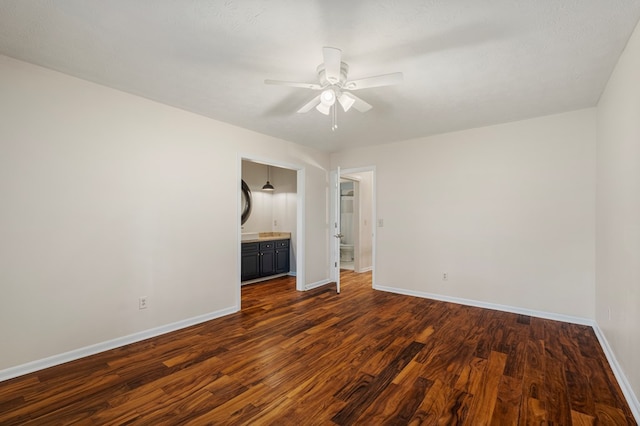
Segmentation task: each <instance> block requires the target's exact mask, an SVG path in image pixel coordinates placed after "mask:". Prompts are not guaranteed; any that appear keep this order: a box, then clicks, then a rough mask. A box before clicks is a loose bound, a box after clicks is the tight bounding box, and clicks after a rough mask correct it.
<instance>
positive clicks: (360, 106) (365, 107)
mask: <svg viewBox="0 0 640 426" xmlns="http://www.w3.org/2000/svg"><path fill="white" fill-rule="evenodd" d="M346 94H347V95H349V97H351V98H353V101H354V102H353V107H354V108H355V109H357V110H358V111H360V112H367V111H369V110H370V109H371V108H373V107H372V106H371V105H370V104H368V103H367V102H365V101H363V100H362V99H360V98H359V97H357V96H356V95H354V94H353V93H346Z"/></svg>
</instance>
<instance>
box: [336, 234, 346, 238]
mask: <svg viewBox="0 0 640 426" xmlns="http://www.w3.org/2000/svg"><path fill="white" fill-rule="evenodd" d="M334 237H336V238H342V237H344V235H342V234H336V235H334Z"/></svg>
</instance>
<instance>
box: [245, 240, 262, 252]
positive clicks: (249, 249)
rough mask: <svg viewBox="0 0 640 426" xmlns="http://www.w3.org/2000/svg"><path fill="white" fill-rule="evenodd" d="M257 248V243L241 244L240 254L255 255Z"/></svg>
mask: <svg viewBox="0 0 640 426" xmlns="http://www.w3.org/2000/svg"><path fill="white" fill-rule="evenodd" d="M259 246H260V245H259V243H242V253H243V254H244V253H255V252H257V251H258V249H259Z"/></svg>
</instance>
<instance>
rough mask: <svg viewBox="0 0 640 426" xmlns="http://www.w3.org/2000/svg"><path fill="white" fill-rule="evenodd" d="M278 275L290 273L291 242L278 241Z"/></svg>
mask: <svg viewBox="0 0 640 426" xmlns="http://www.w3.org/2000/svg"><path fill="white" fill-rule="evenodd" d="M275 244H276V256H275V257H276V274H284V273H287V272H289V240H282V241H276V242H275Z"/></svg>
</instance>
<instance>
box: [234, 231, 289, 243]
mask: <svg viewBox="0 0 640 426" xmlns="http://www.w3.org/2000/svg"><path fill="white" fill-rule="evenodd" d="M289 239H291V232H247V233H245V234H242V242H243V243H256V242H260V241H274V240H289Z"/></svg>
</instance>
